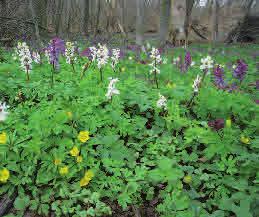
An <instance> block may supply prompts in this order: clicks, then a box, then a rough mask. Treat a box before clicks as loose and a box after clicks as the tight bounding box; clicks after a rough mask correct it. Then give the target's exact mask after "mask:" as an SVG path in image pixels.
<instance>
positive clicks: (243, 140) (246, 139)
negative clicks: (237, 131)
mask: <svg viewBox="0 0 259 217" xmlns="http://www.w3.org/2000/svg"><path fill="white" fill-rule="evenodd" d="M240 141H241V142H242V143H244V144H249V143H250V139H249V138H248V137H245V136H241V138H240Z"/></svg>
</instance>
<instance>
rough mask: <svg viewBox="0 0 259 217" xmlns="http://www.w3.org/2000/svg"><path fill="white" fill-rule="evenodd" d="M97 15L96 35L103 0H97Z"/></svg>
mask: <svg viewBox="0 0 259 217" xmlns="http://www.w3.org/2000/svg"><path fill="white" fill-rule="evenodd" d="M97 1H98V2H97V15H96V25H95V28H94V35H96V34H97V33H98V30H99V24H100V13H101V2H100V0H97Z"/></svg>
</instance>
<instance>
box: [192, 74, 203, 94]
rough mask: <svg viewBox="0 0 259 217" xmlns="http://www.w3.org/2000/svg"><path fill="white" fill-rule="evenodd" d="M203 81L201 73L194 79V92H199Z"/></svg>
mask: <svg viewBox="0 0 259 217" xmlns="http://www.w3.org/2000/svg"><path fill="white" fill-rule="evenodd" d="M201 81H202V78H201V77H200V76H199V75H197V77H196V79H195V80H194V82H193V85H192V88H193V91H194V93H198V92H199V87H200V84H201Z"/></svg>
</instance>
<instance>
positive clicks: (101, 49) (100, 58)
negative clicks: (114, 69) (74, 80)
mask: <svg viewBox="0 0 259 217" xmlns="http://www.w3.org/2000/svg"><path fill="white" fill-rule="evenodd" d="M96 58H97V66H98V68H99V69H101V68H102V67H103V66H104V65H106V64H107V62H108V60H109V50H108V48H107V46H106V45H101V44H98V49H97V52H96Z"/></svg>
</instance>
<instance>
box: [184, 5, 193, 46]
mask: <svg viewBox="0 0 259 217" xmlns="http://www.w3.org/2000/svg"><path fill="white" fill-rule="evenodd" d="M193 5H194V0H186V14H185V20H184V32H185V47H187V45H188V40H189V30H190V21H191V14H192V8H193Z"/></svg>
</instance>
